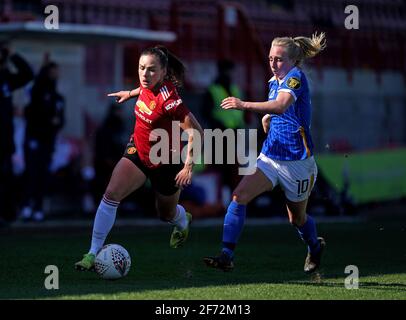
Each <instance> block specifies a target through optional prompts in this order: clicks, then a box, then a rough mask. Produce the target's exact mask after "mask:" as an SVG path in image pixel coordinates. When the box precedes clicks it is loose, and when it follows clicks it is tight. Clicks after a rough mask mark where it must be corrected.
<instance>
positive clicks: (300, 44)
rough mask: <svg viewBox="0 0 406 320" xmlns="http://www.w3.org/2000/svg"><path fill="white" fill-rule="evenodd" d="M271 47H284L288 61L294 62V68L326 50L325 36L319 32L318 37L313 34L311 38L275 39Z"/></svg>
mask: <svg viewBox="0 0 406 320" xmlns="http://www.w3.org/2000/svg"><path fill="white" fill-rule="evenodd" d="M272 46H281V47H285V48H286V50H287V54H288V57H289V59H291V60H292V61H294V63H295V66H300V65H301V64H302V63H303V61H304V60H305V59H307V58H313V57H314V56H315V55H317V54H318V53H319V52H320V51H322V50H323V49H324V48H326V35H325V33H324V32H321V33H320V34H319V35H317V32H315V33H314V34H313V35H312V37H311V38H307V37H295V38H290V37H282V38H275V39H273V41H272Z"/></svg>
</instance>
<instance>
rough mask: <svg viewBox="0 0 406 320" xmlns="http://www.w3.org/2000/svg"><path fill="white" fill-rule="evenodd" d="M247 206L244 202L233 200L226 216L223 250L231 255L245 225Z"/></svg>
mask: <svg viewBox="0 0 406 320" xmlns="http://www.w3.org/2000/svg"><path fill="white" fill-rule="evenodd" d="M246 208H247V206H246V205H244V204H238V203H237V202H235V201H231V203H230V204H229V206H228V209H227V213H226V216H225V217H224V226H223V249H222V251H223V252H225V253H226V254H227V255H229V256H230V257H232V256H233V252H234V249H235V246H236V245H237V241H238V238H239V237H240V234H241V232H242V229H243V227H244V221H245V212H246Z"/></svg>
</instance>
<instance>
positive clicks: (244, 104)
mask: <svg viewBox="0 0 406 320" xmlns="http://www.w3.org/2000/svg"><path fill="white" fill-rule="evenodd" d="M294 102H295V98H294V97H293V95H292V94H290V93H289V92H286V91H281V92H279V93H278V96H277V97H276V100H269V101H265V102H249V101H242V100H240V99H238V98H235V97H228V98H225V99H224V100H223V101H222V102H221V107H222V108H223V109H225V110H228V109H238V110H247V111H253V112H258V113H262V114H264V113H272V114H282V113H284V112H285V111H286V110H287V109H288V108H289V106H290V105H292V103H294Z"/></svg>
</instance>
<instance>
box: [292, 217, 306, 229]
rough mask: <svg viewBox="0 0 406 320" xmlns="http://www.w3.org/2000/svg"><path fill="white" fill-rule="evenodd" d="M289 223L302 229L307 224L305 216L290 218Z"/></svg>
mask: <svg viewBox="0 0 406 320" xmlns="http://www.w3.org/2000/svg"><path fill="white" fill-rule="evenodd" d="M289 222H290V224H291V225H293V226H295V227H301V226H303V225H304V224H305V216H292V215H290V216H289Z"/></svg>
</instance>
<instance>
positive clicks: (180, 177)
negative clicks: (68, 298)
mask: <svg viewBox="0 0 406 320" xmlns="http://www.w3.org/2000/svg"><path fill="white" fill-rule="evenodd" d="M180 127H181V128H182V130H184V131H186V132H187V134H188V136H189V137H188V144H187V156H186V160H185V165H184V167H183V169H182V170H181V171H179V173H178V174H177V175H176V177H175V181H176V184H177V186H178V187H181V188H182V187H184V186H188V185H190V184H191V182H192V170H193V166H194V161H193V160H194V158H195V156H196V155H195V154H194V153H195V152H196V151H197V152H199V150H196V146H194V142H195V141H196V140H197V139H199V140H200V144H202V142H203V139H202V137H203V129H202V127H201V126H200V124H199V122H198V121H197V120H196V118H195V116H194V115H193V113H191V112H189V113H188V114H187V115H186V116H185V117H184V118H183V121H181V123H180ZM197 146H199V144H197ZM200 146H201V145H200Z"/></svg>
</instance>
